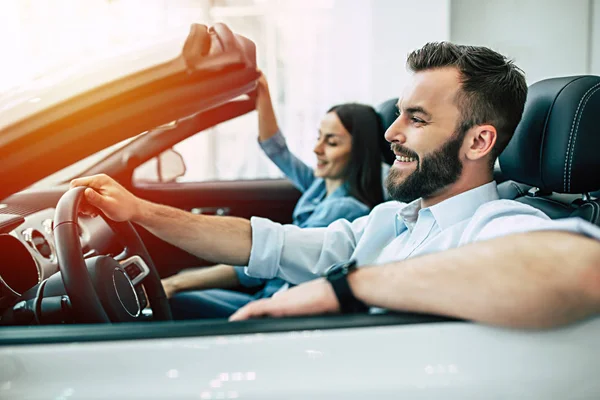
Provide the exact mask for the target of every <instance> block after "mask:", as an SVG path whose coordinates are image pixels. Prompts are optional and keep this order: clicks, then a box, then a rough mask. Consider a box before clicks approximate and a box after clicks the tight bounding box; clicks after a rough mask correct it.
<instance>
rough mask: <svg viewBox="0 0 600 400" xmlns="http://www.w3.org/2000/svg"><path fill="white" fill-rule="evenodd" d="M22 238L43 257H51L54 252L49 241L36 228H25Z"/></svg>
mask: <svg viewBox="0 0 600 400" xmlns="http://www.w3.org/2000/svg"><path fill="white" fill-rule="evenodd" d="M23 239H25V241H26V242H27V243H28V244H29V245H30V246H31V247H32V248H34V249H35V250H36V251H37V252H38V253H40V255H41V256H42V257H44V258H47V259H49V260H50V259H51V258H52V257H53V256H54V254H53V252H52V247H50V243H48V241H47V240H46V238H45V237H44V235H42V233H41V232H40V231H38V230H36V229H31V228H30V229H26V230H24V231H23Z"/></svg>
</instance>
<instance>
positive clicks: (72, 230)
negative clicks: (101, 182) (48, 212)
mask: <svg viewBox="0 0 600 400" xmlns="http://www.w3.org/2000/svg"><path fill="white" fill-rule="evenodd" d="M85 189H86V188H85V187H78V188H74V189H71V190H69V191H67V192H66V193H65V194H64V195H63V196H62V197H61V198H60V200H59V202H58V205H57V207H56V212H55V214H54V228H53V229H54V238H55V241H56V255H57V258H58V263H59V265H60V271H61V276H62V281H63V284H64V286H65V290H66V292H67V294H68V295H69V299H70V301H71V306H72V311H73V313H74V317H75V319H76V320H77V321H79V322H83V323H99V322H104V323H107V322H133V321H138V320H140V318H141V315H142V312H141V311H142V310H141V308H142V307H141V305H140V303H141V302H140V297H141V296H143V289H142V288H141V285H140V284H141V283H142V282H143V283H144V288H145V289H146V294H147V296H148V301H149V302H150V306H151V307H152V315H153V319H154V320H163V321H166V320H172V316H171V309H170V307H169V301H168V299H167V296H166V295H165V291H164V289H163V286H162V284H161V282H160V277H159V275H158V273H157V271H156V267H155V266H154V263H153V262H152V259H151V258H150V254H149V253H148V250H146V247H145V246H144V243H143V242H142V240H141V239H140V237H139V235H138V233H137V232H136V230H135V229H134V228H133V226H132V225H131V223H130V222H114V221H112V220H110V219H109V218H104V219H105V221H106V222H107V223H108V224H109V226H110V227H111V228H112V229H113V231H114V232H115V233H116V235H117V237H118V238H119V240H120V241H121V244H123V245H124V247H125V250H124V252H123V253H122V254H120V255H119V261H117V260H116V259H114V258H113V257H111V256H108V255H100V256H95V257H91V258H87V259H84V258H83V251H82V249H81V242H80V239H79V226H78V224H77V221H78V213H79V207H80V204H81V202H82V199H83V192H84V191H85Z"/></svg>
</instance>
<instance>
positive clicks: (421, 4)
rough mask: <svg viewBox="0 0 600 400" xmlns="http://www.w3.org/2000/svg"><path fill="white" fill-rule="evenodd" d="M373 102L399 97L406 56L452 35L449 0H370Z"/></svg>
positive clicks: (403, 77)
mask: <svg viewBox="0 0 600 400" xmlns="http://www.w3.org/2000/svg"><path fill="white" fill-rule="evenodd" d="M371 7H372V22H371V25H372V43H371V46H372V57H371V82H372V83H371V99H370V100H371V101H372V102H373V103H374V104H378V103H380V102H382V101H385V100H387V99H389V98H392V97H398V96H399V95H400V94H401V91H402V89H403V87H404V85H405V84H406V81H407V79H408V73H407V72H406V67H405V63H406V56H407V55H408V53H409V52H410V51H412V50H414V49H416V48H419V47H421V46H423V45H424V44H425V43H427V42H430V41H442V40H448V39H449V37H450V25H449V24H450V19H449V13H450V0H420V1H415V0H371Z"/></svg>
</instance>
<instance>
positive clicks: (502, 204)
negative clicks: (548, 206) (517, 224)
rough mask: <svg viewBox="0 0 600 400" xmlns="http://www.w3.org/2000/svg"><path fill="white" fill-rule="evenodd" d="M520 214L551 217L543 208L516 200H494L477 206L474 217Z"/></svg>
mask: <svg viewBox="0 0 600 400" xmlns="http://www.w3.org/2000/svg"><path fill="white" fill-rule="evenodd" d="M519 215H527V216H536V217H540V218H543V219H549V217H548V216H547V215H546V214H545V213H544V212H543V211H541V210H539V209H537V208H535V207H532V206H530V205H529V204H525V203H521V202H519V201H515V200H504V199H499V200H492V201H488V202H486V203H484V204H482V205H481V206H479V207H478V208H477V210H476V211H475V214H474V216H473V217H480V218H481V217H489V218H500V217H513V216H519Z"/></svg>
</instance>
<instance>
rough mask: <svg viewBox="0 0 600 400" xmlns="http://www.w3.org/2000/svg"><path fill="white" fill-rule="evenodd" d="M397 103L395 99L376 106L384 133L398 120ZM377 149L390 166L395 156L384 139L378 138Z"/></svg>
mask: <svg viewBox="0 0 600 400" xmlns="http://www.w3.org/2000/svg"><path fill="white" fill-rule="evenodd" d="M397 103H398V99H397V98H395V99H390V100H387V101H384V102H383V103H381V104H380V105H379V106H377V113H378V114H379V116H380V117H381V122H382V123H383V130H384V131H387V130H388V128H389V127H390V125H392V124H393V123H394V121H395V120H396V118H398V114H397V110H396V104H397ZM379 147H380V149H381V155H382V156H383V160H384V161H385V162H386V163H388V164H390V165H392V164H393V163H394V160H395V159H396V156H394V153H393V152H392V150H391V148H390V144H389V143H388V141H387V140H385V137H381V138H380V140H379Z"/></svg>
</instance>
